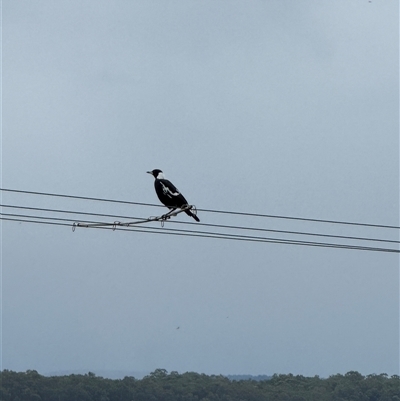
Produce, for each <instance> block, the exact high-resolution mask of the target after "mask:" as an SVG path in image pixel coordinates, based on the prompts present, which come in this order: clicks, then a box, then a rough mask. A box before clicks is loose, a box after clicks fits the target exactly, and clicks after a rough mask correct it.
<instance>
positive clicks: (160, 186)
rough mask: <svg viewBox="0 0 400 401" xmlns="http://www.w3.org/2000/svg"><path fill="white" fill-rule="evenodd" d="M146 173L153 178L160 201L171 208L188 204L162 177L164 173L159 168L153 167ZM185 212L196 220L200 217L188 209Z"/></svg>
mask: <svg viewBox="0 0 400 401" xmlns="http://www.w3.org/2000/svg"><path fill="white" fill-rule="evenodd" d="M147 173H149V174H151V175H152V176H153V177H154V178H155V180H154V188H155V190H156V194H157V196H158V199H160V201H161V203H163V204H164V205H165V206H167V207H168V208H169V209H172V210H174V209H178V208H179V209H180V208H182V207H183V206H186V205H188V202H187V200H186V199H185V197H184V196H183V195H182V194H181V193H180V192H179V190H178V189H177V188H176V186H175V185H174V184H172V182H171V181H168V180H166V179H165V178H164V174H163V172H162V171H161V170H158V169H155V170H152V171H147ZM185 213H186V214H187V215H188V216H190V217H193V218H194V219H195V220H196V221H200V219H199V218H198V217H197V216H196V215H195V214H193V213H192V212H191V211H190V210H185Z"/></svg>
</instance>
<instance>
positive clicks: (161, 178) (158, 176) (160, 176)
mask: <svg viewBox="0 0 400 401" xmlns="http://www.w3.org/2000/svg"><path fill="white" fill-rule="evenodd" d="M157 180H165V175H164V173H163V172H162V171H161V173H158V174H157Z"/></svg>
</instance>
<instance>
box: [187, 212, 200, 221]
mask: <svg viewBox="0 0 400 401" xmlns="http://www.w3.org/2000/svg"><path fill="white" fill-rule="evenodd" d="M185 213H186V214H187V215H188V216H190V217H193V218H194V219H195V220H196V221H197V222H199V221H200V219H199V218H198V217H197V216H196V215H195V214H193V213H192V212H191V211H190V210H185Z"/></svg>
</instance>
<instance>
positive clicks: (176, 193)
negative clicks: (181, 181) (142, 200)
mask: <svg viewBox="0 0 400 401" xmlns="http://www.w3.org/2000/svg"><path fill="white" fill-rule="evenodd" d="M161 185H162V187H163V192H164V194H165V195H167V196H168V197H170V198H172V197H173V196H178V195H180V193H179V192H178V191H177V192H172V191H171V190H170V189H169V188H168V187H167V186H166V185H164V184H163V183H162V182H161Z"/></svg>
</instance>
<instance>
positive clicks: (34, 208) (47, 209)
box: [0, 204, 400, 244]
mask: <svg viewBox="0 0 400 401" xmlns="http://www.w3.org/2000/svg"><path fill="white" fill-rule="evenodd" d="M0 207H3V208H12V209H22V210H31V211H40V212H52V213H61V214H75V215H82V216H92V217H106V218H114V219H115V218H117V219H134V220H136V219H140V220H142V219H144V218H143V217H134V216H126V215H113V214H105V213H93V212H82V211H72V210H64V209H50V208H39V207H30V206H16V205H8V204H0ZM68 221H70V220H68ZM169 222H170V223H173V224H185V225H186V224H187V225H194V226H196V227H199V226H202V227H210V228H211V227H212V228H224V229H233V230H247V231H258V232H273V233H279V234H293V235H303V236H314V237H324V238H335V239H346V240H357V241H373V242H383V243H393V244H400V241H398V240H391V239H382V238H369V237H356V236H346V235H334V234H322V233H312V232H307V231H290V230H277V229H268V228H258V227H243V226H235V225H224V224H211V223H192V222H182V221H174V220H171V221H169ZM95 223H99V222H97V221H96V222H95Z"/></svg>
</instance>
